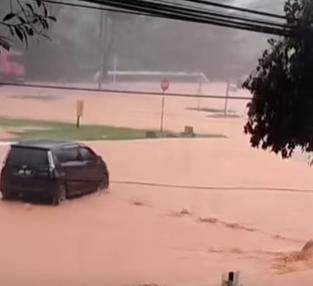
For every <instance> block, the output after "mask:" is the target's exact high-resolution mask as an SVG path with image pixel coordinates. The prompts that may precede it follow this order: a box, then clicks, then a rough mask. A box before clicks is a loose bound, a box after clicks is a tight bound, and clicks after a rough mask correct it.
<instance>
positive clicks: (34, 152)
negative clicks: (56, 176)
mask: <svg viewBox="0 0 313 286" xmlns="http://www.w3.org/2000/svg"><path fill="white" fill-rule="evenodd" d="M7 164H9V165H14V166H19V165H28V166H34V167H35V166H45V165H48V154H47V151H46V150H41V149H35V148H20V147H14V148H12V149H11V151H10V153H9V155H8V159H7Z"/></svg>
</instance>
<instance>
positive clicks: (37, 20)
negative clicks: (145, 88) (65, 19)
mask: <svg viewBox="0 0 313 286" xmlns="http://www.w3.org/2000/svg"><path fill="white" fill-rule="evenodd" d="M51 21H52V22H55V21H56V18H55V17H54V16H52V15H50V14H49V11H48V8H47V5H46V4H45V3H44V2H43V1H42V0H36V1H32V2H26V1H24V0H10V10H9V12H7V13H6V14H5V15H4V16H3V17H2V20H0V25H1V26H2V27H4V28H6V29H7V30H8V32H9V33H8V35H9V36H7V35H4V34H0V47H2V48H4V49H6V50H9V49H10V47H11V46H12V43H13V39H14V38H17V39H18V40H19V41H20V42H23V43H25V44H26V45H28V39H29V38H30V37H33V36H35V35H38V36H43V37H48V36H47V35H46V34H45V32H46V31H47V30H48V29H49V26H50V23H51Z"/></svg>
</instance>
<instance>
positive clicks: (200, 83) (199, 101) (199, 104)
mask: <svg viewBox="0 0 313 286" xmlns="http://www.w3.org/2000/svg"><path fill="white" fill-rule="evenodd" d="M198 94H199V95H202V78H201V76H200V77H199V89H198ZM200 107H201V97H200V96H199V97H198V111H200Z"/></svg>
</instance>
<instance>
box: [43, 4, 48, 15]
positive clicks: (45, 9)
mask: <svg viewBox="0 0 313 286" xmlns="http://www.w3.org/2000/svg"><path fill="white" fill-rule="evenodd" d="M43 11H44V15H45V17H46V18H47V17H48V9H47V6H46V5H43Z"/></svg>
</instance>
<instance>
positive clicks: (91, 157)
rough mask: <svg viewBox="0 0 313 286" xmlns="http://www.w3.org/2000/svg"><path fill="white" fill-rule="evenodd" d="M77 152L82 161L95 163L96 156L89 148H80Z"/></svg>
mask: <svg viewBox="0 0 313 286" xmlns="http://www.w3.org/2000/svg"><path fill="white" fill-rule="evenodd" d="M79 151H80V155H81V158H82V160H83V161H87V162H91V161H96V159H97V156H96V155H95V154H94V153H93V152H92V151H91V150H90V149H89V148H86V147H80V149H79Z"/></svg>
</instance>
